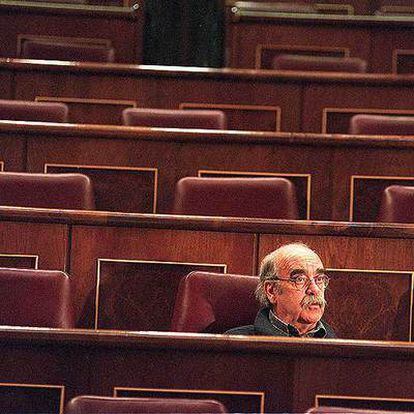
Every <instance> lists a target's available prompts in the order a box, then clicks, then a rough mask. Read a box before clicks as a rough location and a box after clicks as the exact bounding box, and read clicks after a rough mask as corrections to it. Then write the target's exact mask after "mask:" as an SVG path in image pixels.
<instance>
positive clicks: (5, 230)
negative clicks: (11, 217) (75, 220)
mask: <svg viewBox="0 0 414 414" xmlns="http://www.w3.org/2000/svg"><path fill="white" fill-rule="evenodd" d="M67 249H68V228H67V226H64V225H61V224H59V225H53V224H47V223H17V222H16V223H13V222H7V221H2V222H0V253H2V254H7V255H16V256H18V255H21V254H23V255H35V256H38V257H39V260H38V268H39V269H50V270H66V260H67V259H68V258H67ZM13 263H14V264H21V262H20V261H19V260H18V257H17V258H16V260H15V261H14V262H13ZM5 264H7V263H5ZM9 264H10V262H9ZM24 267H27V266H24Z"/></svg>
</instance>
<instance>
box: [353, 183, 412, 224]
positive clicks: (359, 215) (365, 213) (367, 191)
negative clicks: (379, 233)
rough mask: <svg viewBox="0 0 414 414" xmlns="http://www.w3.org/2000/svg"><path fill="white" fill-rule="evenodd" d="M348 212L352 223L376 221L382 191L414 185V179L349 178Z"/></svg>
mask: <svg viewBox="0 0 414 414" xmlns="http://www.w3.org/2000/svg"><path fill="white" fill-rule="evenodd" d="M350 185H351V194H350V201H349V205H350V212H349V220H352V221H365V222H369V221H377V220H378V215H379V212H380V207H381V200H382V196H383V193H384V190H385V189H386V188H387V187H388V186H390V185H408V186H413V185H414V177H387V176H353V177H351V184H350Z"/></svg>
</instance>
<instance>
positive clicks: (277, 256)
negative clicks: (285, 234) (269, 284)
mask: <svg viewBox="0 0 414 414" xmlns="http://www.w3.org/2000/svg"><path fill="white" fill-rule="evenodd" d="M298 250H302V251H303V250H305V251H308V252H312V253H313V254H316V253H315V252H314V251H313V250H312V249H310V248H309V247H308V246H307V245H306V244H304V243H300V242H297V243H289V244H285V245H283V246H281V247H279V248H278V249H276V250H275V251H273V252H271V253H269V254H268V255H267V256H266V257H265V258H264V259H263V260H262V264H261V265H260V274H259V276H260V279H259V283H258V284H257V288H256V291H255V296H256V299H257V300H258V301H259V303H260V304H261V305H262V306H264V307H270V306H271V303H270V301H269V299H268V297H267V295H266V292H265V289H264V284H265V282H266V281H267V280H275V277H276V276H278V274H279V267H280V263H281V262H282V261H283V260H284V259H286V257H289V256H292V255H295V254H296V253H297V251H298ZM275 283H278V281H277V280H276V281H275ZM279 289H280V286H279Z"/></svg>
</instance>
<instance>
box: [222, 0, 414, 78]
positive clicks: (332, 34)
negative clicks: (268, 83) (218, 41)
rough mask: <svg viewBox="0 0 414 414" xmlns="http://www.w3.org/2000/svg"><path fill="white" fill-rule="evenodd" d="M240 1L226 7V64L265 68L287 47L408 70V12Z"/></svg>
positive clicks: (412, 25)
mask: <svg viewBox="0 0 414 414" xmlns="http://www.w3.org/2000/svg"><path fill="white" fill-rule="evenodd" d="M245 4H246V6H245V7H243V5H242V2H241V5H240V7H232V8H231V10H229V12H228V16H229V18H228V20H227V27H226V29H227V31H226V44H227V48H228V50H230V58H229V66H230V67H237V68H263V69H270V68H271V64H270V63H271V59H272V57H274V56H275V55H276V54H278V53H289V52H290V53H301V54H302V53H305V54H306V53H307V54H309V53H311V54H325V55H328V56H329V55H330V56H335V55H336V56H341V55H342V56H352V57H359V58H362V59H365V60H367V62H368V71H369V72H376V73H385V72H394V73H402V72H406V71H407V68H408V67H410V70H411V71H412V66H411V65H412V63H410V62H412V60H413V49H414V42H413V40H412V39H411V36H409V35H407V34H408V33H411V32H412V31H413V30H414V21H413V19H412V17H411V16H353V15H348V16H346V15H344V16H342V15H316V14H298V13H296V14H295V13H274V12H271V11H264V10H254V9H251V8H250V7H248V6H249V4H254V3H248V2H247V3H245ZM229 8H230V7H229ZM290 47H291V48H292V50H289V48H290ZM295 48H296V49H295ZM300 48H302V49H303V50H300ZM306 49H308V50H307V51H306ZM404 50H405V51H406V52H404Z"/></svg>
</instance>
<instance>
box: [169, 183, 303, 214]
mask: <svg viewBox="0 0 414 414" xmlns="http://www.w3.org/2000/svg"><path fill="white" fill-rule="evenodd" d="M173 212H174V214H189V215H202V216H230V217H260V218H268V219H298V218H299V213H298V206H297V199H296V189H295V186H294V184H293V183H292V182H291V181H289V180H287V179H285V178H199V177H186V178H182V179H181V180H180V181H179V182H178V183H177V186H176V189H175V201H174V209H173Z"/></svg>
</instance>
